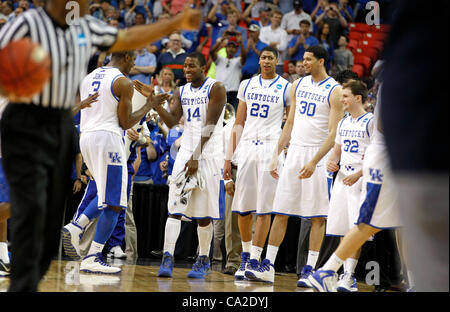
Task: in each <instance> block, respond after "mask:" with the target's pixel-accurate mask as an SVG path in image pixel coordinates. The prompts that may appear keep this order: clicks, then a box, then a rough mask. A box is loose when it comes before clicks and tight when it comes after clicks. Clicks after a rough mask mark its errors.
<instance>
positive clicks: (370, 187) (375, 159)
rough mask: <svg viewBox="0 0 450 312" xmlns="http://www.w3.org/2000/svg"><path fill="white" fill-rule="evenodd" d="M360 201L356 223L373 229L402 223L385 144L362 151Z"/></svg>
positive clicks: (392, 226) (371, 146)
mask: <svg viewBox="0 0 450 312" xmlns="http://www.w3.org/2000/svg"><path fill="white" fill-rule="evenodd" d="M361 196H362V204H361V205H360V206H359V211H358V219H357V221H356V223H355V224H360V223H365V224H368V225H370V226H372V227H374V228H379V229H388V228H395V227H399V226H401V225H402V224H401V222H400V218H399V214H398V210H397V208H398V207H397V188H396V185H395V183H394V181H393V178H392V173H391V170H390V167H389V159H388V154H387V151H386V147H385V146H384V145H378V144H371V145H369V146H368V147H367V150H366V152H365V154H364V164H363V186H362V195H361Z"/></svg>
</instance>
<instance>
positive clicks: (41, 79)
mask: <svg viewBox="0 0 450 312" xmlns="http://www.w3.org/2000/svg"><path fill="white" fill-rule="evenodd" d="M50 65H51V59H50V56H49V55H48V54H47V52H46V51H45V50H44V49H42V47H41V46H40V45H39V44H38V43H35V42H32V41H31V40H30V39H29V38H24V39H20V40H16V41H12V42H10V43H9V44H8V45H7V46H5V47H4V48H3V49H1V50H0V86H1V88H2V89H3V90H4V91H5V93H6V94H11V93H12V94H14V95H15V96H18V97H31V96H32V95H34V94H36V93H40V92H41V91H42V89H43V87H44V85H45V83H46V82H47V81H48V79H49V78H50V76H51V68H50Z"/></svg>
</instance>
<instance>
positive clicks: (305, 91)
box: [253, 46, 344, 287]
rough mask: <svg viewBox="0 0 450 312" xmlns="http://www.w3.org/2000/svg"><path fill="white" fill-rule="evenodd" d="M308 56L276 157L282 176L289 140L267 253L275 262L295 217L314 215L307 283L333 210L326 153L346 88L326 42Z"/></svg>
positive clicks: (265, 273) (269, 275)
mask: <svg viewBox="0 0 450 312" xmlns="http://www.w3.org/2000/svg"><path fill="white" fill-rule="evenodd" d="M303 59H304V65H305V70H306V72H307V73H308V74H309V75H308V76H305V77H303V78H300V79H298V80H296V81H295V82H294V83H293V85H292V88H291V103H292V105H294V104H295V106H294V108H292V109H291V110H290V112H289V116H288V119H287V121H286V124H285V126H284V128H283V132H282V134H281V137H280V139H279V141H278V147H277V149H276V150H275V153H274V155H273V157H272V162H271V174H272V176H273V177H274V178H278V173H277V164H278V157H279V154H280V153H281V152H282V151H283V149H284V147H285V146H286V145H287V144H288V143H289V144H290V145H289V152H288V154H287V158H286V161H285V163H284V166H283V170H282V172H281V175H280V176H279V182H278V185H277V189H276V193H275V199H274V204H273V213H274V214H276V216H275V218H274V220H273V223H272V227H271V229H270V234H269V243H268V247H267V256H266V257H267V260H268V261H270V263H275V258H276V255H277V252H278V248H279V246H280V244H281V242H282V241H283V238H284V235H285V233H286V227H287V222H288V218H289V216H297V217H302V218H310V219H311V223H312V225H311V232H310V237H309V253H308V260H307V264H306V265H305V267H304V268H303V270H302V273H301V276H300V279H299V282H298V283H297V285H298V286H301V287H306V286H308V285H307V284H305V283H304V280H305V278H306V276H307V275H308V274H310V272H311V270H312V269H313V268H314V267H315V265H316V262H317V259H318V256H319V251H320V247H321V244H322V240H323V236H324V232H325V218H326V217H327V214H328V205H329V199H328V183H327V172H326V167H325V163H326V155H327V154H328V152H329V151H330V150H331V148H332V147H333V145H334V139H335V135H336V128H337V124H338V122H339V121H340V120H341V119H342V117H343V115H344V112H343V108H342V103H341V102H340V98H341V87H340V86H339V84H338V83H337V82H336V81H335V80H334V79H333V78H332V77H330V76H328V75H327V72H326V69H325V64H326V62H327V60H328V52H327V51H326V50H325V49H324V48H323V47H321V46H312V47H309V48H308V49H306V52H305V54H304V57H303ZM263 261H264V260H263ZM253 272H254V274H255V275H256V276H260V279H261V280H264V281H267V280H271V279H273V275H274V274H275V270H274V268H273V266H269V268H268V269H262V270H255V271H253Z"/></svg>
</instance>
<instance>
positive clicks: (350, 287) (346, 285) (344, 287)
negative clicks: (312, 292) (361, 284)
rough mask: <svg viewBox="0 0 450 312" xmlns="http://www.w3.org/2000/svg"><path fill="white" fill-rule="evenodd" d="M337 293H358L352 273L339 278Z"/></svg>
mask: <svg viewBox="0 0 450 312" xmlns="http://www.w3.org/2000/svg"><path fill="white" fill-rule="evenodd" d="M337 291H339V292H349V291H351V292H356V291H358V286H357V284H356V278H355V277H354V276H353V275H352V274H350V273H345V274H341V276H339V281H338V282H337Z"/></svg>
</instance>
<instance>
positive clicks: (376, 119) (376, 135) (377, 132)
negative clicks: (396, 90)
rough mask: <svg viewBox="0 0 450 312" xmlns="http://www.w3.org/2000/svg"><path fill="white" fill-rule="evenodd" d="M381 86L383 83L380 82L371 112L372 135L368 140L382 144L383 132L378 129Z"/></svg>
mask: <svg viewBox="0 0 450 312" xmlns="http://www.w3.org/2000/svg"><path fill="white" fill-rule="evenodd" d="M382 87H383V84H382V83H381V84H380V86H379V87H378V93H377V103H376V105H375V111H374V112H373V115H374V117H373V124H374V126H373V128H374V130H373V136H372V139H371V140H370V143H371V144H379V145H384V144H385V142H384V134H383V133H381V132H380V130H378V122H379V121H380V113H381V88H382Z"/></svg>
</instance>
